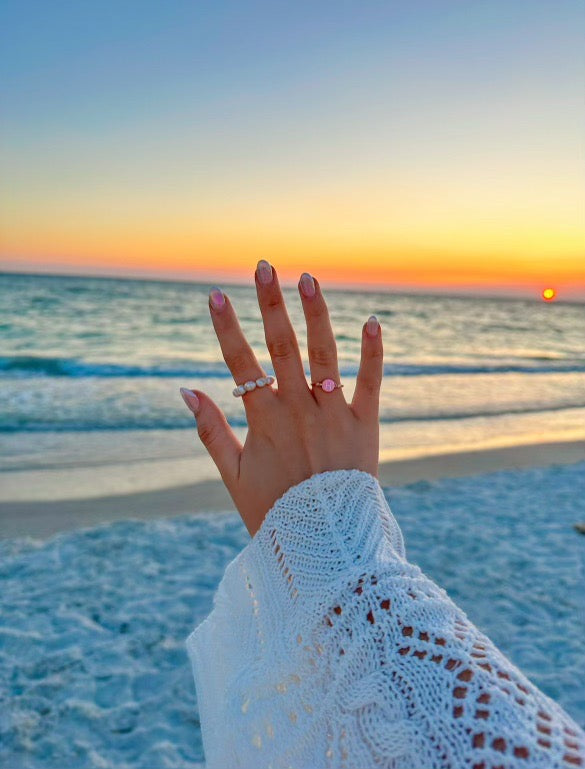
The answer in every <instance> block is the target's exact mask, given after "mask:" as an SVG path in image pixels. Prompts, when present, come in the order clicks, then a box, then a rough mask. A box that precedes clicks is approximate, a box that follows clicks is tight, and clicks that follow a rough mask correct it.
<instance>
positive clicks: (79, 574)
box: [0, 443, 585, 769]
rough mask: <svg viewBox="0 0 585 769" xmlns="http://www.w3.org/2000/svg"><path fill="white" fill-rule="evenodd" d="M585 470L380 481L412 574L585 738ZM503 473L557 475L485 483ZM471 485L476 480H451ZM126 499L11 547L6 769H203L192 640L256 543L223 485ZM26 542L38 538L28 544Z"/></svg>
mask: <svg viewBox="0 0 585 769" xmlns="http://www.w3.org/2000/svg"><path fill="white" fill-rule="evenodd" d="M579 457H580V458H581V461H577V462H576V460H577V459H578V458H579ZM582 457H583V444H582V443H580V444H568V445H565V446H564V447H560V446H551V445H549V446H548V447H542V446H541V447H531V448H530V447H524V448H523V450H519V449H518V450H515V451H514V456H510V452H509V451H506V450H500V451H492V452H482V453H481V455H480V456H475V457H474V456H473V454H467V456H466V457H463V456H462V455H452V456H451V457H449V458H448V459H447V458H443V460H441V461H442V462H443V464H442V466H441V462H440V461H439V460H438V459H436V458H427V459H419V460H405V461H404V462H403V463H389V464H387V465H383V466H382V468H381V474H380V475H381V479H382V482H383V485H384V486H385V493H386V496H387V498H388V500H389V502H390V505H391V509H392V511H393V513H394V515H395V517H396V518H397V520H398V522H399V524H400V526H401V528H402V530H403V533H404V536H405V540H406V548H407V555H408V558H409V560H411V561H412V562H414V563H417V564H418V565H419V566H421V568H422V569H423V571H425V573H427V574H428V575H429V576H431V577H432V578H433V579H435V580H436V582H437V583H438V584H440V585H441V586H442V587H443V588H445V589H446V590H447V592H448V593H449V595H450V596H451V597H452V598H453V600H455V601H456V602H457V603H458V604H459V606H461V607H462V608H463V609H464V610H465V611H466V612H467V613H468V615H469V617H470V619H471V620H472V621H473V622H474V623H475V624H477V625H478V627H480V629H481V630H483V631H484V632H485V633H487V634H488V635H489V636H490V637H491V638H492V640H493V641H494V642H495V643H496V644H497V645H498V646H499V647H500V648H501V650H502V651H503V652H504V653H505V654H507V655H508V656H509V657H510V658H511V659H512V661H513V662H514V663H515V664H516V665H518V666H519V667H520V668H521V669H522V670H523V672H525V673H526V674H527V675H528V676H529V678H530V679H531V680H532V681H533V682H534V683H536V684H537V685H538V686H540V687H541V688H542V689H543V691H544V692H545V693H547V694H548V695H549V696H551V697H553V698H554V699H555V700H556V701H558V702H560V703H561V705H563V707H565V708H566V710H567V711H568V712H569V713H570V714H571V715H572V717H573V718H574V719H575V720H576V721H577V722H578V723H580V724H581V725H582V726H585V698H584V697H583V687H582V682H583V680H584V675H585V640H584V639H585V632H584V630H585V606H584V604H583V594H584V587H585V538H584V537H583V536H582V535H580V534H578V533H577V532H576V531H575V530H574V529H573V524H574V523H575V521H576V520H577V519H579V518H583V517H584V515H583V513H584V508H583V499H584V498H585V461H582ZM506 461H507V462H510V463H511V464H512V465H514V466H515V467H516V468H521V467H522V466H523V465H524V464H525V463H528V462H536V463H549V462H551V461H553V462H554V463H553V464H552V465H551V464H545V466H543V467H529V468H524V469H507V470H498V471H496V472H484V473H483V474H480V475H478V474H476V473H477V469H478V466H479V465H482V467H483V469H484V470H485V469H486V468H487V467H488V466H489V467H491V469H492V470H493V469H494V466H497V465H499V464H502V463H504V462H506ZM565 461H566V462H570V464H562V462H565ZM463 470H465V472H470V473H474V474H471V475H468V476H467V477H458V478H456V477H454V478H448V477H445V478H442V479H438V478H437V477H436V475H437V474H438V473H440V472H444V473H446V474H447V475H449V474H451V473H454V472H457V471H459V472H460V473H461V472H462V471H463ZM389 476H392V477H394V478H395V479H396V480H395V482H394V483H393V484H392V485H390V486H388V485H386V483H387V478H388V477H389ZM415 478H416V479H417V480H414V479H415ZM401 482H402V484H403V485H399V484H400V483H401ZM206 495H207V496H206ZM117 500H118V501H117V505H118V506H117V507H116V500H115V499H114V498H109V499H102V500H100V499H96V498H93V499H91V500H87V501H86V502H85V503H83V502H81V501H76V500H68V501H63V502H61V503H57V502H54V503H51V504H50V505H49V506H48V507H47V508H46V509H45V511H44V513H42V511H41V510H40V507H39V505H38V503H31V507H29V513H30V515H29V517H28V518H26V517H25V516H24V515H23V514H24V507H22V508H18V515H15V518H14V521H13V523H12V524H11V525H13V528H14V530H13V532H12V536H11V537H9V538H5V539H3V540H0V617H1V618H2V619H1V622H0V693H1V696H2V700H3V702H4V703H5V706H4V708H3V712H2V715H1V717H0V764H1V765H3V766H11V767H19V769H37V768H38V769H41V768H42V769H57V767H62V766H67V767H72V768H76V767H79V769H87V767H92V769H93V768H94V767H95V769H105V767H109V766H116V767H119V768H120V769H130V768H131V767H144V769H146V768H147V767H154V766H166V767H171V768H172V769H185V768H187V769H196V768H199V767H203V763H202V762H203V749H202V743H201V733H200V727H199V720H198V715H197V702H196V694H195V689H194V684H193V678H192V675H191V671H190V668H189V664H188V660H187V657H186V652H185V648H184V641H185V639H186V637H187V635H188V634H189V633H190V632H191V631H192V630H193V628H194V627H195V626H196V625H197V624H198V623H199V622H200V621H201V620H203V619H204V617H205V616H206V615H207V614H208V613H209V611H210V609H211V606H212V600H213V594H214V592H215V589H216V587H217V584H218V583H219V580H220V579H221V576H222V574H223V571H224V569H225V567H226V565H227V564H228V563H229V561H231V560H232V559H233V558H234V557H235V556H236V555H237V554H238V552H240V550H241V549H242V548H243V547H245V545H246V544H247V542H249V539H250V538H249V535H248V533H247V531H246V530H245V528H244V526H243V524H242V522H241V520H240V518H239V516H238V515H237V513H234V512H219V509H222V508H223V506H224V502H225V501H227V500H226V498H225V496H224V497H223V499H222V497H221V495H220V493H219V491H218V487H217V483H216V482H215V481H213V480H211V481H205V482H202V483H200V484H195V485H193V486H188V487H179V488H177V489H175V490H168V489H167V490H164V491H162V492H146V493H142V494H136V495H127V496H126V498H125V503H124V497H122V496H120V497H118V498H117ZM35 505H36V506H37V508H38V509H37V510H36V514H33V512H34V510H35V507H34V506H35ZM59 505H61V508H62V513H63V510H65V509H68V508H70V509H69V513H68V515H69V518H67V517H66V516H65V515H64V513H63V515H62V517H61V518H60V519H59V526H60V527H62V528H63V529H69V530H64V531H62V532H61V533H59V534H56V535H54V536H49V538H48V539H45V538H44V536H46V535H47V534H49V531H48V530H47V527H46V526H45V527H44V528H45V531H44V534H43V533H42V530H43V523H42V522H43V516H44V520H45V521H47V520H49V519H52V518H53V517H54V514H55V513H56V511H57V510H58V508H59ZM169 505H170V506H169ZM173 505H175V506H176V507H175V509H173ZM214 505H216V506H217V508H218V509H217V510H213V511H212V508H213V507H214ZM183 507H185V508H187V509H188V510H189V511H191V512H188V513H187V514H185V512H186V511H185V510H184V509H180V508H183ZM200 507H201V508H205V507H208V511H207V512H203V511H201V512H193V511H194V510H196V509H199V508H200ZM6 509H7V507H6V503H4V506H3V508H2V514H3V516H4V514H5V511H6ZM31 511H33V512H31ZM75 511H77V515H75ZM90 511H93V512H91V513H90ZM177 513H183V514H181V515H177ZM163 516H168V517H165V518H163ZM19 517H20V520H21V523H20V524H18V525H17V524H16V520H17V519H18V518H19ZM55 517H57V518H58V516H55ZM114 518H115V519H116V520H115V521H113V522H112V519H114ZM6 520H7V519H6V517H3V521H4V522H6ZM98 520H101V523H99V525H95V524H96V523H97V522H98ZM108 521H109V522H108ZM19 526H20V527H21V528H27V527H28V528H29V529H30V530H31V531H32V530H34V529H35V527H37V533H36V536H34V535H33V536H31V531H29V534H28V536H16V532H17V530H18V528H19ZM80 526H82V527H81V528H79V527H80ZM84 526H85V527H87V528H84ZM51 533H52V532H51Z"/></svg>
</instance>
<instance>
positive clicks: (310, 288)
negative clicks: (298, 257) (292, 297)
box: [299, 272, 315, 299]
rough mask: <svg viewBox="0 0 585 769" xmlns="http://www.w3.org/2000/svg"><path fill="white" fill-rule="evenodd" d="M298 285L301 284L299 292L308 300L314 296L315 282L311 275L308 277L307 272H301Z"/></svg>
mask: <svg viewBox="0 0 585 769" xmlns="http://www.w3.org/2000/svg"><path fill="white" fill-rule="evenodd" d="M299 283H300V284H301V291H302V292H303V294H304V295H305V296H306V297H307V298H308V299H310V298H311V297H312V296H315V281H314V280H313V276H312V275H309V273H308V272H303V274H302V275H301V279H300V281H299Z"/></svg>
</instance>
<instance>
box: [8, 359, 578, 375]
mask: <svg viewBox="0 0 585 769" xmlns="http://www.w3.org/2000/svg"><path fill="white" fill-rule="evenodd" d="M544 360H547V361H550V362H549V363H548V364H547V365H543V364H542V362H543V361H544ZM531 361H533V362H534V363H532V364H531ZM358 368H359V363H358V362H357V361H356V362H355V363H353V362H349V363H345V364H343V363H342V364H341V366H340V371H341V375H342V376H350V377H354V376H356V375H357V372H358ZM580 372H585V361H584V360H581V359H579V358H577V359H575V358H572V359H564V360H563V359H560V358H559V357H556V356H551V357H548V358H545V357H544V356H542V355H539V356H534V357H528V356H526V355H520V356H518V362H515V363H507V362H504V363H499V362H498V361H497V360H493V362H489V361H485V362H481V363H469V364H465V363H459V362H458V363H453V364H449V363H439V364H437V363H399V362H396V363H386V364H385V366H384V375H385V376H433V375H444V374H469V375H473V374H508V373H518V374H548V373H580ZM307 374H308V372H307ZM1 375H5V376H6V375H10V376H19V377H27V376H35V377H37V376H47V377H103V378H120V377H127V378H135V377H154V378H173V377H198V378H201V379H207V378H214V379H215V378H217V379H229V378H231V374H230V372H229V371H228V369H227V367H226V365H225V364H224V363H223V362H222V361H176V362H169V361H161V362H160V363H151V364H146V365H140V364H124V363H113V362H112V363H108V362H94V361H83V360H80V359H78V358H64V357H50V356H42V355H12V356H4V357H0V376H1Z"/></svg>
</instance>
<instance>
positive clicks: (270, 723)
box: [187, 470, 585, 769]
mask: <svg viewBox="0 0 585 769" xmlns="http://www.w3.org/2000/svg"><path fill="white" fill-rule="evenodd" d="M454 555H455V554H454ZM187 648H188V651H189V654H190V657H191V660H192V663H193V670H194V674H195V683H196V687H197V696H198V702H199V711H200V718H201V729H202V734H203V746H204V750H205V755H206V760H207V768H208V769H236V767H240V768H243V769H268V768H269V767H270V768H272V769H285V768H288V767H292V768H293V769H321V767H323V768H325V767H347V769H369V768H370V767H371V768H372V769H374V768H375V769H380V768H388V769H390V767H392V769H439V767H440V768H441V769H458V768H459V767H461V768H463V767H465V768H466V769H498V767H501V768H502V769H504V768H505V769H516V768H517V769H540V768H542V769H556V768H557V767H575V766H585V734H584V733H583V731H582V730H581V729H580V728H579V727H578V726H577V724H576V723H574V721H572V719H571V718H570V717H569V716H568V715H567V714H566V713H565V712H564V711H563V710H562V708H560V707H559V706H558V705H557V704H556V703H554V702H553V701H552V700H551V699H549V698H548V697H546V696H545V695H544V694H543V693H542V692H541V691H540V690H539V689H537V688H536V687H535V686H534V685H533V684H531V683H530V681H528V679H527V678H526V677H525V676H524V675H523V674H522V673H521V672H520V671H519V670H518V669H517V668H516V667H514V665H512V663H511V662H510V661H509V660H508V659H506V657H504V655H503V654H502V653H501V652H500V651H498V649H496V648H495V647H494V645H493V644H492V643H491V641H490V640H489V639H488V638H486V636H484V635H483V634H482V633H480V632H479V630H477V628H475V627H474V625H473V624H472V623H471V622H470V621H469V620H468V619H467V617H466V615H465V614H464V613H463V612H462V611H461V610H460V609H459V608H458V607H457V606H456V605H455V604H454V603H453V602H452V601H451V600H450V598H449V597H448V596H447V594H446V593H445V591H444V590H442V589H441V588H439V587H437V585H435V584H434V582H432V581H431V580H430V579H428V578H427V577H426V576H425V575H424V574H423V573H422V572H421V571H420V569H419V568H418V567H417V566H414V565H412V564H410V563H408V562H407V561H406V557H405V551H404V543H403V539H402V534H401V532H400V528H399V527H398V524H397V523H396V521H395V519H394V517H393V516H392V513H391V512H390V508H389V507H388V503H387V502H386V499H385V497H384V494H383V492H382V489H381V487H380V485H379V483H378V481H377V480H376V478H374V477H373V476H372V475H369V474H368V473H364V472H361V471H359V470H340V471H333V472H326V473H320V474H318V475H314V476H313V477H312V478H309V479H307V480H306V481H303V482H302V483H300V484H298V485H297V486H294V487H292V488H290V489H289V490H288V491H287V492H286V493H285V494H284V495H283V496H282V497H281V498H280V499H279V500H278V501H277V502H276V503H275V504H274V506H273V507H272V509H271V510H270V511H269V512H268V514H267V515H266V518H265V519H264V522H263V524H262V526H261V528H260V530H259V531H258V532H257V533H256V535H255V536H254V538H253V539H252V540H251V542H250V543H249V544H248V545H247V546H246V547H245V548H244V549H243V550H242V552H241V553H240V554H239V555H238V556H237V557H236V558H235V559H234V560H233V561H232V562H231V563H230V564H229V565H228V567H227V568H226V571H225V574H224V577H223V579H222V581H221V583H220V585H219V588H218V590H217V593H216V596H215V600H214V608H213V610H212V612H211V614H210V615H209V616H208V617H207V619H205V620H204V621H203V622H202V623H201V624H200V625H199V626H198V627H197V628H196V629H195V630H194V632H193V633H192V634H191V635H190V636H189V638H188V640H187Z"/></svg>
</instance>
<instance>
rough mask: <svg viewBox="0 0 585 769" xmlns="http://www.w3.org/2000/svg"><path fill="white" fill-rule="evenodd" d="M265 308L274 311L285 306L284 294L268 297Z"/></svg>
mask: <svg viewBox="0 0 585 769" xmlns="http://www.w3.org/2000/svg"><path fill="white" fill-rule="evenodd" d="M264 301H265V306H266V308H267V309H268V310H274V309H276V308H277V307H281V306H282V304H283V301H282V294H280V293H274V294H273V293H271V294H269V296H267V297H266V299H265V300H264Z"/></svg>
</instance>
